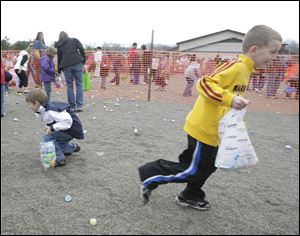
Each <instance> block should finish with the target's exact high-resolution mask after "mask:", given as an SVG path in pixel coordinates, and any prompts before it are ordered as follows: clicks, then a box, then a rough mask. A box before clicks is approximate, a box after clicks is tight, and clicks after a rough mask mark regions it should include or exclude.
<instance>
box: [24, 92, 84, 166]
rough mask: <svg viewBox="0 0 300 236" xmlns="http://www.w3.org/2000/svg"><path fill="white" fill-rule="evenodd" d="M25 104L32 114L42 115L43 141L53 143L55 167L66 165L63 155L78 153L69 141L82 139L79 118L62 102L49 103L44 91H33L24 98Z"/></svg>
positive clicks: (76, 146) (77, 146)
mask: <svg viewBox="0 0 300 236" xmlns="http://www.w3.org/2000/svg"><path fill="white" fill-rule="evenodd" d="M26 102H27V104H28V105H29V107H30V109H31V110H32V111H33V112H36V113H38V114H41V115H42V121H43V123H44V124H45V125H47V128H46V129H45V133H46V134H45V135H44V141H45V142H49V141H53V142H54V145H55V151H56V163H55V167H56V166H64V165H65V164H66V161H65V155H72V153H73V152H78V151H80V147H79V145H78V144H76V143H71V142H70V141H71V140H72V139H73V138H75V139H84V134H83V128H82V124H81V122H80V119H79V117H78V116H77V115H76V114H75V113H74V112H73V110H72V109H70V107H69V104H67V103H63V102H49V101H48V97H47V94H46V92H45V91H44V90H42V89H40V88H37V89H33V90H32V91H31V92H29V93H28V94H27V96H26Z"/></svg>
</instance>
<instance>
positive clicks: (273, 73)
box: [1, 50, 299, 113]
mask: <svg viewBox="0 0 300 236" xmlns="http://www.w3.org/2000/svg"><path fill="white" fill-rule="evenodd" d="M1 53H2V61H3V63H4V65H5V66H6V68H7V69H8V70H10V71H11V72H12V73H14V71H13V69H12V68H13V66H14V64H15V62H16V58H17V56H18V53H19V51H3V50H2V51H1ZM237 56H238V55H237V54H234V53H222V54H221V53H220V54H216V53H202V52H199V53H198V52H175V51H153V52H152V53H151V51H149V50H134V51H106V50H102V51H101V52H96V51H86V63H85V66H84V68H85V73H88V74H89V75H90V77H91V81H92V84H93V87H92V90H91V91H89V92H88V93H87V95H89V94H93V95H96V96H98V97H106V98H107V97H109V96H112V97H113V96H116V94H114V91H113V90H116V89H114V88H113V87H111V85H112V84H114V85H121V87H120V88H119V89H118V90H117V91H118V93H119V94H120V93H122V92H123V91H122V88H123V90H124V94H125V95H126V96H129V97H130V96H134V95H132V94H131V95H130V94H129V93H128V91H129V90H131V91H136V93H139V94H140V96H138V97H136V98H137V99H139V98H140V99H145V100H146V97H147V91H148V86H145V84H147V83H149V81H150V78H151V82H153V86H152V88H153V90H152V93H153V96H152V97H153V98H154V99H163V100H167V101H176V102H186V101H190V102H191V103H192V102H194V101H195V97H196V96H198V94H197V91H196V90H195V86H194V82H195V81H194V82H193V81H188V80H187V79H186V74H187V73H188V72H187V71H188V70H189V69H188V67H189V66H190V65H191V63H192V61H193V63H194V64H198V68H199V73H198V74H197V73H196V74H195V78H194V80H195V79H197V78H199V77H201V76H203V75H206V74H210V73H211V72H213V71H214V70H215V69H216V68H218V66H220V65H221V64H223V63H225V62H227V61H230V60H234V59H236V58H237ZM151 57H152V60H151ZM56 66H57V65H56ZM196 67H197V66H196ZM149 76H151V77H149ZM106 79H109V80H108V81H106ZM30 82H32V83H33V81H32V80H30ZM131 85H141V86H135V87H130V86H131ZM143 85H144V86H143ZM189 86H190V88H188V87H189ZM101 88H106V89H107V90H106V92H104V91H102V90H101ZM187 88H188V90H187ZM109 90H111V93H109V92H108V91H109ZM158 91H167V93H164V94H159V93H158ZM168 91H169V92H168ZM246 93H247V96H248V97H249V98H250V99H251V98H254V96H259V97H263V98H275V99H277V98H280V99H291V100H295V98H296V100H297V99H298V97H299V56H298V55H278V56H277V57H276V58H275V59H274V60H273V61H272V62H270V63H269V64H268V65H267V66H266V67H265V68H257V69H256V70H255V71H254V72H253V74H252V75H251V78H250V80H249V85H248V88H247V92H246ZM257 94H259V95H257ZM184 95H187V96H184ZM188 97H191V98H188ZM254 100H255V98H254ZM277 101H278V100H277ZM278 103H279V102H278ZM292 103H293V105H291V104H292ZM260 106H261V107H263V105H262V104H261V105H260ZM283 106H284V105H283ZM286 106H287V107H288V106H292V107H291V109H292V110H294V113H296V112H298V100H297V103H295V102H286ZM296 106H297V107H296ZM262 110H264V109H262ZM290 113H292V112H290Z"/></svg>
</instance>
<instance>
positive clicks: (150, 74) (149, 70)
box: [147, 30, 154, 102]
mask: <svg viewBox="0 0 300 236" xmlns="http://www.w3.org/2000/svg"><path fill="white" fill-rule="evenodd" d="M153 38H154V30H152V37H151V51H150V65H149V67H148V72H147V73H148V102H150V99H151V81H152V78H151V77H152V73H151V68H152V56H153Z"/></svg>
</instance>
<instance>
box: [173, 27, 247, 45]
mask: <svg viewBox="0 0 300 236" xmlns="http://www.w3.org/2000/svg"><path fill="white" fill-rule="evenodd" d="M226 31H230V32H233V33H237V34H240V35H241V36H245V34H244V33H241V32H238V31H235V30H231V29H226V30H222V31H218V32H215V33H212V34H207V35H203V36H200V37H197V38H192V39H188V40H185V41H181V42H178V43H176V44H180V43H186V42H188V41H193V40H196V39H201V38H204V37H209V36H212V35H215V34H221V33H223V32H226Z"/></svg>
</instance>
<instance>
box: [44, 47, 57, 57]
mask: <svg viewBox="0 0 300 236" xmlns="http://www.w3.org/2000/svg"><path fill="white" fill-rule="evenodd" d="M56 52H57V50H56V49H55V48H54V47H48V48H47V52H46V53H47V55H51V56H55V55H56Z"/></svg>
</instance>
